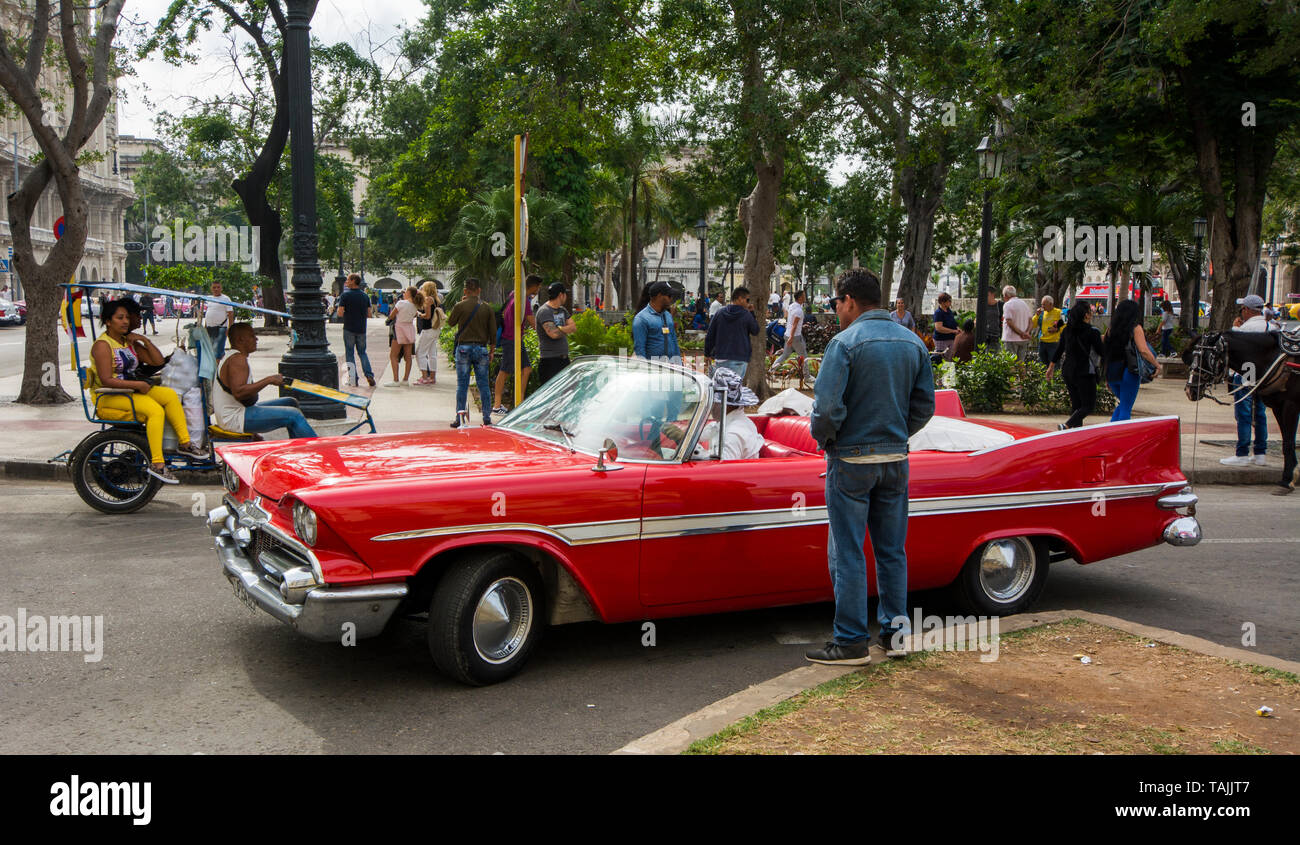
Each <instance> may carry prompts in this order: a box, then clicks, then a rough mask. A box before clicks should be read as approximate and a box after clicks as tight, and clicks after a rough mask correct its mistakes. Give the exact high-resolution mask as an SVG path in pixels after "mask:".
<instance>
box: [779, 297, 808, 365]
mask: <svg viewBox="0 0 1300 845" xmlns="http://www.w3.org/2000/svg"><path fill="white" fill-rule="evenodd" d="M806 298H807V294H806V293H804V292H803V291H799V292H798V293H796V294H795V295H794V300H793V301H792V302H791V303H790V305H789V307H788V308H787V309H786V316H785V350H784V351H783V352H782V353H781V357H780V358H777V359H776V362H775V363H773V364H772V372H775V371H777V370H779V369H781V365H782V364H784V363H785V362H786V361H788V360H789V358H790V356H791V355H793V354H795V353H798V355H799V358H800V360H803V359H806V358H807V357H808V345H807V344H806V343H804V339H803V324H804V314H803V304H804V300H805V299H806ZM805 363H806V362H805Z"/></svg>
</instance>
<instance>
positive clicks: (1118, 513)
mask: <svg viewBox="0 0 1300 845" xmlns="http://www.w3.org/2000/svg"><path fill="white" fill-rule="evenodd" d="M936 398H937V409H938V414H937V415H936V416H935V418H934V419H933V420H932V421H931V422H930V424H929V425H927V426H926V427H925V428H924V429H923V430H922V431H921V432H919V433H918V434H917V435H916V436H915V437H913V439H912V442H911V467H910V492H911V508H910V511H911V513H910V524H909V530H908V535H907V537H908V539H907V552H908V561H909V577H908V583H909V587H910V588H911V589H913V590H924V589H931V588H937V587H945V586H949V587H951V588H952V589H953V590H954V592H955V593H956V595H957V596H958V597H959V599H960V600H961V601H962V603H963V604H964V605H965V607H966V608H968V609H969V610H970V611H971V612H973V613H977V614H985V615H1005V614H1012V613H1017V612H1019V611H1022V610H1024V609H1026V608H1028V607H1030V606H1031V605H1032V604H1033V603H1034V601H1035V599H1036V598H1037V597H1038V595H1039V594H1040V593H1041V591H1042V589H1043V585H1044V583H1045V580H1046V578H1047V573H1048V568H1049V564H1052V563H1061V562H1064V561H1067V560H1074V561H1076V562H1077V563H1081V564H1091V563H1095V562H1097V561H1100V560H1105V559H1106V558H1110V557H1115V556H1117V555H1122V554H1127V553H1128V552H1133V551H1137V550H1139V549H1144V548H1147V547H1150V546H1154V545H1157V544H1159V543H1161V542H1166V543H1170V544H1172V545H1175V546H1181V545H1192V544H1194V543H1196V542H1197V541H1198V540H1199V539H1200V527H1199V524H1198V523H1197V521H1196V518H1195V516H1194V512H1195V505H1196V496H1195V495H1194V494H1193V493H1192V491H1191V488H1190V487H1189V486H1188V485H1187V479H1186V477H1185V476H1184V475H1183V473H1182V471H1181V470H1180V469H1179V421H1178V418H1177V417H1157V418H1145V419H1136V420H1130V421H1126V422H1117V423H1108V424H1102V425H1095V426H1089V427H1087V428H1079V429H1071V430H1067V431H1053V432H1043V431H1040V430H1037V429H1033V428H1029V427H1027V426H1021V425H1012V424H1008V423H1003V422H987V421H980V420H971V419H966V418H965V416H964V413H963V411H962V407H961V403H960V401H959V400H958V399H957V396H956V393H955V392H954V391H939V392H938V393H937V395H936ZM716 402H717V399H715V397H714V396H713V395H712V387H711V383H710V381H709V379H708V378H706V377H704V376H703V375H701V374H699V373H696V372H693V371H690V370H688V369H684V368H681V367H675V366H670V365H666V364H651V363H648V362H644V361H627V360H621V359H615V358H610V357H597V358H582V359H578V360H577V361H575V362H574V363H573V364H572V365H571V366H569V367H568V368H566V369H565V370H563V371H562V372H561V373H560V374H559V375H557V376H555V377H554V378H553V379H551V380H550V381H549V382H547V384H546V385H545V386H544V387H543V388H542V389H541V390H539V391H538V392H537V393H535V394H534V395H532V396H531V397H529V398H528V399H527V400H525V401H524V402H523V403H522V404H521V405H520V406H519V407H518V408H516V409H515V410H514V411H512V412H511V413H510V414H509V415H508V416H506V417H505V418H504V419H503V420H502V421H501V423H500V424H499V425H495V426H489V427H482V428H477V427H476V428H465V427H462V428H460V429H457V430H442V431H419V432H411V433H406V434H383V435H374V436H363V437H350V438H321V439H315V440H300V441H294V442H292V443H289V444H286V443H283V442H278V443H277V442H267V443H254V444H245V445H235V446H224V447H220V448H218V450H217V451H218V453H219V454H220V455H221V457H222V458H223V459H224V461H225V467H224V469H223V479H224V484H225V487H226V491H227V493H226V495H225V498H224V501H223V504H222V505H221V506H220V507H218V508H215V509H214V510H213V511H212V512H211V513H210V514H209V518H208V524H209V528H210V530H211V531H212V533H213V535H214V536H215V537H216V549H217V554H218V556H219V558H220V560H221V563H222V566H223V570H224V574H225V576H226V577H227V578H228V579H229V581H230V582H231V583H232V584H233V586H234V589H235V593H236V594H237V596H238V597H239V598H240V600H241V601H243V602H245V603H247V604H248V605H250V606H251V607H253V608H257V609H260V610H262V611H265V612H267V613H269V614H271V615H272V616H273V617H275V618H277V619H279V620H281V621H283V622H285V623H288V624H289V625H291V626H293V627H294V628H295V629H296V630H297V631H298V632H299V633H300V634H302V635H304V636H306V637H309V638H311V639H315V640H321V641H330V640H334V641H338V640H340V639H341V638H342V637H344V636H355V637H357V638H361V637H367V636H374V635H376V634H378V633H380V631H382V630H383V628H384V627H385V625H387V624H388V622H389V620H391V619H392V618H394V617H396V616H410V615H415V614H421V613H425V612H427V614H428V642H429V649H430V651H431V653H432V655H433V660H434V662H435V664H436V665H437V666H438V667H439V668H440V669H441V670H442V671H443V672H445V673H447V674H448V675H450V676H452V677H454V678H457V679H459V680H461V681H463V682H465V683H470V684H487V683H493V682H496V681H501V680H504V679H506V678H508V677H510V676H511V675H513V674H514V673H515V672H517V671H518V670H519V669H520V667H521V666H522V665H523V664H524V662H525V661H526V660H527V659H528V656H529V655H530V654H531V653H532V652H533V650H534V649H535V648H536V647H537V643H538V640H539V638H540V636H541V634H542V632H543V630H544V629H545V628H546V627H547V626H548V625H556V624H563V623H568V622H578V621H585V620H600V621H603V622H627V621H634V620H646V619H655V618H662V617H672V616H684V615H690V614H701V613H717V612H722V611H731V610H747V609H753V608H763V607H774V606H779V605H791V604H800V603H806V602H821V601H829V600H831V598H832V596H833V593H832V590H831V585H830V579H829V574H828V571H827V563H826V560H827V557H826V539H827V527H826V526H827V512H826V502H825V494H824V484H825V482H824V480H823V478H822V476H823V474H824V472H825V459H824V457H823V456H822V455H821V454H819V452H818V448H817V444H816V443H815V442H814V440H813V439H812V436H811V434H810V433H809V419H808V417H800V416H777V417H766V416H755V417H753V421H754V423H755V425H756V426H757V427H758V428H759V431H760V433H761V434H762V435H763V437H764V445H763V447H762V452H761V453H760V456H759V457H757V458H755V459H753V460H731V461H723V460H719V459H718V458H717V457H716V456H717V455H718V454H719V451H718V441H719V440H720V439H721V438H722V435H721V434H719V433H718V432H717V431H716V426H717V424H716V423H713V424H712V426H710V418H711V414H712V409H713V407H714V404H715V403H716ZM670 422H672V423H676V425H675V426H667V423H670ZM679 428H680V430H684V432H685V434H684V436H683V437H682V439H681V441H680V442H674V441H673V440H672V439H671V438H670V437H669V436H668V434H667V433H666V431H667V432H671V433H673V434H677V433H678V429H679ZM1180 511H1184V512H1185V513H1180ZM867 545H868V548H867V556H868V561H870V560H871V550H870V544H869V543H868V544H867ZM867 571H868V575H869V582H870V586H871V589H872V590H873V591H874V588H875V584H874V569H873V568H872V567H871V566H868V569H867Z"/></svg>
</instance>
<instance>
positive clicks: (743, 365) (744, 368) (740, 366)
mask: <svg viewBox="0 0 1300 845" xmlns="http://www.w3.org/2000/svg"><path fill="white" fill-rule="evenodd" d="M718 367H725V368H726V369H728V370H731V371H732V372H733V373H735V374H736V375H738V376H740V378H741V380H742V381H743V380H744V378H745V373H747V372H748V371H749V362H748V361H724V360H722V359H721V358H719V359H718V360H717V361H714V362H713V369H715V370H716V369H717V368H718Z"/></svg>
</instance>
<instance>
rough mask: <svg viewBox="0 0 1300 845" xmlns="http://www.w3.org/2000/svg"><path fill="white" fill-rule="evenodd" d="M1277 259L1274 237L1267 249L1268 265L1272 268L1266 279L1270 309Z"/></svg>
mask: <svg viewBox="0 0 1300 845" xmlns="http://www.w3.org/2000/svg"><path fill="white" fill-rule="evenodd" d="M1277 258H1278V250H1277V238H1276V237H1275V238H1273V245H1272V246H1270V247H1269V248H1268V263H1269V266H1270V267H1271V268H1272V272H1271V273H1270V274H1269V277H1268V307H1269V308H1270V309H1271V308H1272V307H1273V294H1274V293H1275V285H1276V284H1277Z"/></svg>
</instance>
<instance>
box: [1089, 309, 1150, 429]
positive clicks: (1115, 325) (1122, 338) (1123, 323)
mask: <svg viewBox="0 0 1300 845" xmlns="http://www.w3.org/2000/svg"><path fill="white" fill-rule="evenodd" d="M1103 345H1104V347H1105V350H1106V356H1105V357H1106V384H1107V386H1108V387H1110V391H1111V393H1114V394H1115V396H1116V397H1117V398H1118V399H1119V404H1118V405H1116V406H1115V412H1114V413H1113V414H1111V415H1110V421H1111V422H1119V421H1121V420H1127V419H1130V418H1131V417H1132V416H1133V403H1134V402H1135V401H1137V394H1138V387H1139V386H1141V384H1142V381H1143V379H1142V370H1141V367H1142V364H1141V362H1142V361H1144V360H1145V361H1146V362H1147V363H1149V364H1150V365H1151V366H1152V367H1154V368H1155V372H1156V373H1158V372H1159V371H1160V362H1158V361H1157V360H1156V356H1155V353H1154V352H1152V351H1151V347H1149V346H1147V339H1146V332H1144V331H1143V330H1142V310H1141V309H1140V308H1138V304H1137V303H1136V302H1134V301H1133V300H1131V299H1125V300H1123V301H1122V302H1120V303H1119V304H1118V305H1116V306H1115V311H1114V313H1112V314H1111V317H1110V331H1108V332H1106V337H1105V342H1104V344H1103Z"/></svg>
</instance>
